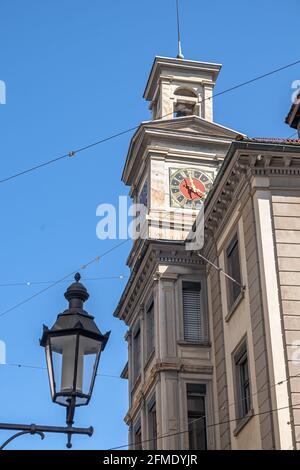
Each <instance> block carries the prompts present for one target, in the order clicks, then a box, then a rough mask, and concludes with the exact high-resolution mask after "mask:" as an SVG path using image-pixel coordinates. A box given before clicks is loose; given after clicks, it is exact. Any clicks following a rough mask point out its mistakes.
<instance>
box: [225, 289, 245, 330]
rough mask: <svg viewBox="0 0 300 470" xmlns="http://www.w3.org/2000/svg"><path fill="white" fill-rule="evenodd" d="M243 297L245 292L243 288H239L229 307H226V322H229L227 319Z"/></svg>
mask: <svg viewBox="0 0 300 470" xmlns="http://www.w3.org/2000/svg"><path fill="white" fill-rule="evenodd" d="M244 297H245V292H244V290H241V292H240V293H239V295H238V297H237V298H236V299H235V301H234V302H233V304H232V305H231V307H230V308H229V309H228V313H227V315H226V317H225V321H226V323H228V322H229V320H230V319H231V317H232V315H233V314H234V312H235V311H236V309H237V308H238V306H239V305H240V303H241V301H242V300H243V299H244Z"/></svg>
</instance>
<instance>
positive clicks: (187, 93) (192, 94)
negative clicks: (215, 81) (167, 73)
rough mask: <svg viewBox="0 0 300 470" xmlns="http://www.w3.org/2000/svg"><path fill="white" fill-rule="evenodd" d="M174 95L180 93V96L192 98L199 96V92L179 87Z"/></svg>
mask: <svg viewBox="0 0 300 470" xmlns="http://www.w3.org/2000/svg"><path fill="white" fill-rule="evenodd" d="M174 95H177V96H178V95H179V96H188V97H190V98H197V94H196V93H195V92H194V90H191V89H190V88H177V90H175V92H174Z"/></svg>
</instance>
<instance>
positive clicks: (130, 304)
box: [114, 57, 238, 450]
mask: <svg viewBox="0 0 300 470" xmlns="http://www.w3.org/2000/svg"><path fill="white" fill-rule="evenodd" d="M220 69H221V66H220V65H219V64H213V63H205V62H195V61H191V60H183V59H178V58H177V59H171V58H164V57H156V58H155V60H154V63H153V66H152V69H151V72H150V76H149V79H148V82H147V85H146V89H145V92H144V98H145V99H146V100H147V101H148V102H149V108H150V110H151V113H152V119H151V120H149V121H145V122H142V123H141V125H140V126H139V128H138V129H137V131H136V132H135V134H134V136H133V137H132V139H131V142H130V146H129V151H128V155H127V158H126V162H125V166H124V170H123V175H122V180H123V182H124V183H125V184H126V185H128V186H130V196H131V197H132V199H133V201H134V202H135V203H138V204H142V205H143V206H144V209H145V210H143V211H142V212H143V214H144V215H143V218H142V217H141V218H140V220H139V224H138V227H139V231H140V235H141V236H140V237H139V238H137V239H136V240H135V241H134V243H133V247H132V249H131V252H130V255H129V257H128V261H127V263H128V266H129V267H130V270H131V274H130V278H129V280H128V282H127V285H126V287H125V289H124V292H123V294H122V297H121V299H120V301H119V304H118V306H117V308H116V311H115V313H114V315H115V316H116V317H118V318H119V319H120V320H123V321H124V322H125V323H126V325H127V326H128V333H127V335H126V340H127V342H128V364H127V365H126V366H125V368H124V370H123V372H122V377H123V378H127V379H128V387H129V409H128V413H127V415H126V417H125V421H126V423H127V424H128V426H129V446H130V448H135V449H140V448H142V447H143V448H147V449H156V448H157V449H177V450H178V449H205V448H209V449H212V448H215V437H214V429H213V427H212V426H210V424H211V421H210V420H211V419H212V418H211V417H212V413H213V356H212V348H211V342H210V332H209V323H208V313H207V311H208V308H207V305H208V301H207V287H206V266H205V264H204V263H203V261H202V260H201V259H200V258H199V256H197V255H196V254H195V253H193V252H192V251H189V250H186V247H185V239H186V237H187V234H188V232H189V231H190V229H191V227H192V225H193V223H194V221H195V218H196V216H197V214H198V212H199V209H201V207H203V205H204V202H205V198H206V197H207V194H208V193H209V191H210V189H211V187H212V185H213V184H214V180H215V177H216V174H217V172H218V169H219V167H220V165H221V163H222V161H223V159H224V157H225V154H226V152H227V150H228V148H229V146H230V144H231V142H232V141H233V140H234V139H235V138H236V136H237V135H238V132H236V131H233V130H231V129H228V128H226V127H223V126H221V125H219V124H216V123H215V122H213V89H214V86H215V83H216V80H217V77H218V74H219V72H220ZM139 207H140V206H139ZM195 404H196V405H195ZM195 406H196V408H197V413H196V415H195V413H194V411H195V410H194V411H193V409H192V408H193V407H194V408H195ZM206 416H207V417H206ZM204 418H205V419H206V421H205V420H204ZM195 419H196V421H197V420H198V421H197V422H198V425H197V426H196V427H195V428H193V429H191V432H190V434H188V433H182V432H180V431H182V429H187V428H188V426H189V423H190V422H193V421H195ZM199 419H201V421H199Z"/></svg>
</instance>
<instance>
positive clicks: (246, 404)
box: [234, 342, 251, 419]
mask: <svg viewBox="0 0 300 470" xmlns="http://www.w3.org/2000/svg"><path fill="white" fill-rule="evenodd" d="M234 362H235V379H236V392H237V415H238V418H239V419H240V418H244V416H246V415H247V414H248V413H249V411H250V410H251V399H250V379H249V367H248V353H247V344H246V342H245V343H243V345H242V346H241V347H240V348H239V350H238V352H237V353H236V354H235V356H234Z"/></svg>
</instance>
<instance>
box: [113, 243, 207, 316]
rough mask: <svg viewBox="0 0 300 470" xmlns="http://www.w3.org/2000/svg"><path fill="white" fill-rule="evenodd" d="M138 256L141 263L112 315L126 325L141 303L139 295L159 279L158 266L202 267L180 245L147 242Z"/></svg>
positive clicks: (190, 253)
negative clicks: (145, 247)
mask: <svg viewBox="0 0 300 470" xmlns="http://www.w3.org/2000/svg"><path fill="white" fill-rule="evenodd" d="M140 256H141V259H142V262H141V264H140V265H139V267H137V269H136V270H133V272H132V274H131V276H130V279H129V281H128V283H127V285H126V287H125V290H124V292H123V295H122V297H121V300H120V302H119V305H118V307H117V309H116V311H115V313H114V316H117V317H118V318H120V319H123V320H124V321H125V322H126V324H127V325H128V324H129V323H130V320H131V316H132V314H133V313H134V312H135V310H136V307H137V305H138V303H139V302H140V301H141V295H142V294H143V293H145V292H146V289H147V287H148V286H149V284H151V283H153V282H154V281H156V280H158V279H159V278H160V274H159V273H158V270H157V267H158V266H159V265H160V264H168V265H171V264H173V265H189V266H197V267H199V268H200V267H201V266H202V265H203V261H202V260H201V259H200V258H199V257H198V256H196V255H195V254H192V252H191V251H188V250H186V249H185V247H184V246H183V245H182V244H180V243H178V244H176V243H171V242H170V243H167V242H159V241H155V242H152V243H151V241H148V242H147V249H146V251H145V253H144V254H143V255H140Z"/></svg>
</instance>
